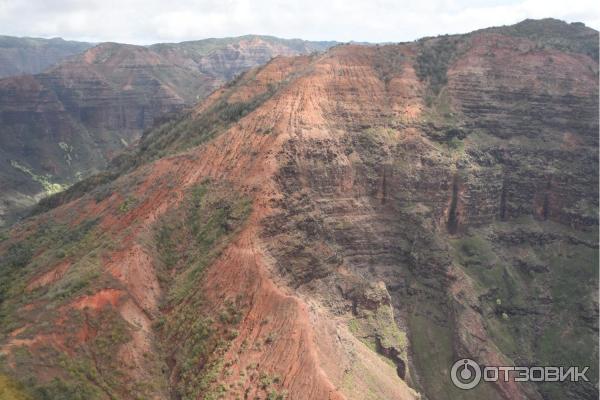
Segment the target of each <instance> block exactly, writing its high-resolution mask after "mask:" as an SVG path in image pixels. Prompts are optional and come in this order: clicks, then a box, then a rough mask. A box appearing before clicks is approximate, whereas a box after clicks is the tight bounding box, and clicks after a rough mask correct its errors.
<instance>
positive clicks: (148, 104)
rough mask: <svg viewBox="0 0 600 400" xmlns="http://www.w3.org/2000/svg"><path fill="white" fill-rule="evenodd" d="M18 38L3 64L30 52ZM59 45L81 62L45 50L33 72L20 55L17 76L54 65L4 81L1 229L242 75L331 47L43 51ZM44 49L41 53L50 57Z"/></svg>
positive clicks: (270, 40) (259, 42) (269, 42)
mask: <svg viewBox="0 0 600 400" xmlns="http://www.w3.org/2000/svg"><path fill="white" fill-rule="evenodd" d="M12 39H13V40H12V42H11V43H13V46H14V47H13V48H12V50H14V51H10V52H8V51H7V52H2V47H0V57H6V58H11V59H12V60H16V59H18V57H16V55H15V52H17V53H18V52H19V51H20V52H21V53H27V51H28V50H29V49H30V47H32V46H25V45H23V44H22V42H25V43H29V42H28V41H27V39H18V38H12ZM7 40H8V38H7ZM31 40H33V39H31ZM15 42H16V43H17V45H15V44H14V43H15ZM55 42H58V43H59V44H61V43H62V45H63V46H66V45H67V44H70V45H69V47H67V48H66V49H65V50H64V51H63V52H62V53H60V55H65V54H68V51H72V52H75V51H77V50H81V52H82V53H81V54H76V55H73V54H71V57H66V58H64V59H60V60H59V59H58V57H54V58H52V57H50V56H48V57H46V56H45V54H46V53H47V52H49V51H50V50H48V51H42V50H39V52H38V53H36V54H37V56H38V57H37V59H36V58H35V57H34V55H35V54H34V55H30V57H29V59H33V61H32V60H29V61H30V62H29V64H27V63H25V61H27V60H28V58H27V57H25V56H23V58H25V61H24V64H25V65H23V67H22V68H21V69H20V71H21V72H24V71H27V70H35V69H36V68H37V66H38V64H44V63H49V62H51V61H52V60H54V61H57V62H58V64H57V65H55V66H52V67H49V69H46V70H45V71H44V72H41V73H37V74H34V75H30V74H19V75H18V76H14V77H6V78H4V79H0V186H1V187H2V191H1V192H2V193H1V194H0V226H2V225H8V224H10V223H11V222H13V221H14V220H16V219H17V218H18V217H19V216H23V215H26V213H27V212H28V209H29V208H30V207H31V206H33V205H34V204H35V203H37V202H38V201H39V200H40V199H41V198H44V197H46V196H48V195H49V194H53V193H56V192H58V191H61V190H63V189H64V188H66V187H68V186H69V185H72V184H73V183H76V182H78V181H80V180H81V179H83V178H85V177H88V176H90V175H92V174H94V173H97V172H99V171H101V170H103V169H104V168H105V167H106V166H107V163H108V162H109V161H110V160H111V159H112V158H113V157H114V156H115V155H116V154H119V153H120V152H122V151H123V150H124V149H125V148H127V147H128V146H130V145H132V144H133V143H135V142H136V141H137V140H138V139H139V137H140V136H141V134H142V132H143V131H144V130H146V129H149V128H151V127H152V126H153V124H154V122H155V121H156V120H159V119H160V118H168V116H169V115H170V114H174V113H178V112H182V111H183V110H184V109H185V108H187V107H190V106H192V105H193V104H195V103H196V102H198V101H199V100H201V99H203V98H205V97H206V96H207V95H208V94H209V93H211V92H212V91H213V90H215V89H216V88H217V87H219V86H221V85H223V84H224V83H226V82H227V81H229V80H231V79H233V78H234V77H235V76H237V75H239V74H240V73H241V72H243V71H245V70H247V69H249V68H251V67H254V66H258V65H262V64H264V63H266V62H267V61H269V60H270V59H271V58H273V57H276V56H294V55H298V54H307V53H311V52H313V51H322V50H324V49H326V48H328V47H329V46H331V45H332V44H333V43H332V42H307V41H302V40H286V39H279V38H274V37H268V36H252V35H250V36H243V37H239V38H226V39H206V40H199V41H192V42H183V43H161V44H155V45H152V46H133V45H125V44H119V43H101V44H98V45H95V46H93V47H91V46H92V45H91V44H85V43H79V42H73V43H72V42H64V41H59V40H58V39H57V40H49V41H46V42H43V43H42V44H43V45H45V46H46V47H49V46H50V45H51V44H53V43H55ZM1 43H2V42H0V45H1ZM36 43H37V42H36ZM18 44H21V47H19V46H18ZM42 44H38V45H37V47H42V48H43V49H45V48H46V47H43V46H42ZM37 47H36V48H37ZM88 47H91V48H88ZM51 48H52V47H51ZM15 49H17V50H15ZM67 50H68V51H67ZM84 50H85V51H84ZM0 60H2V58H0ZM36 61H37V62H36ZM7 68H8V67H7Z"/></svg>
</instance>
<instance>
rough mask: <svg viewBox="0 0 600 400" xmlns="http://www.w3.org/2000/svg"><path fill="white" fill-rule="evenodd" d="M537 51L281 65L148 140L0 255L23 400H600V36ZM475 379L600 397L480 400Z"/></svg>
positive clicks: (467, 51) (489, 389)
mask: <svg viewBox="0 0 600 400" xmlns="http://www.w3.org/2000/svg"><path fill="white" fill-rule="evenodd" d="M535 27H537V29H534V28H535ZM521 28H522V26H521ZM521 28H519V29H518V32H517V33H515V29H516V28H514V27H505V28H497V29H496V28H494V29H490V30H483V31H478V32H474V33H472V34H468V35H460V36H446V37H439V38H429V39H423V40H421V41H418V42H415V43H410V44H399V45H386V46H368V47H367V46H355V45H345V46H337V47H335V48H333V49H330V50H329V51H328V52H326V53H325V54H322V55H319V54H314V55H310V56H299V57H293V58H285V57H280V58H276V59H275V60H273V61H271V62H269V63H268V64H267V65H265V66H264V67H261V68H257V69H254V70H251V71H249V72H247V73H246V74H244V75H243V76H242V77H241V78H240V79H237V80H236V81H235V82H233V83H232V84H230V85H227V86H226V87H223V88H220V89H219V90H216V91H215V92H213V93H212V94H211V95H210V96H209V97H208V98H207V99H206V100H205V101H203V102H202V103H200V104H199V105H198V106H197V107H196V108H195V109H194V110H193V112H191V113H190V114H189V115H186V116H185V117H182V118H181V119H178V120H172V121H169V122H166V123H164V124H162V125H160V126H158V127H156V128H155V129H153V130H151V131H149V132H148V133H146V134H145V135H144V136H143V137H142V139H141V140H140V145H139V147H138V148H137V149H135V150H133V151H132V152H130V153H129V154H127V155H126V156H123V157H121V158H119V160H118V162H116V163H114V164H113V166H112V169H111V170H110V173H111V176H110V177H108V178H106V179H101V177H100V178H97V179H96V180H87V181H84V182H82V184H81V185H77V186H75V187H73V188H72V189H70V190H68V191H66V192H65V193H63V194H62V195H61V196H58V197H54V198H52V199H51V200H52V201H51V202H48V204H47V209H46V212H45V213H41V214H39V215H37V216H35V217H32V218H30V219H28V220H26V221H24V222H23V223H21V224H18V225H16V226H15V227H14V228H13V229H12V230H11V231H10V232H8V233H7V234H6V239H4V240H3V241H2V242H0V254H1V257H2V258H1V260H2V263H3V265H6V266H7V267H5V268H4V269H2V270H0V271H1V274H2V275H0V283H1V284H0V301H1V303H0V318H1V319H0V322H1V324H0V326H3V327H4V328H3V330H2V331H1V332H2V335H3V336H0V352H1V354H3V358H4V360H6V362H5V363H4V364H3V365H6V367H4V369H3V370H1V372H2V373H3V374H4V375H5V378H4V379H6V380H11V381H17V382H25V383H27V382H29V383H30V384H29V386H28V389H26V390H27V391H29V392H30V393H31V394H32V395H33V396H34V397H36V396H37V397H38V398H43V397H42V396H43V395H44V394H47V393H50V394H52V393H71V392H72V393H85V395H86V397H87V398H92V399H94V398H98V399H104V398H111V397H113V398H114V397H116V398H125V399H129V398H139V397H144V398H157V399H158V398H165V397H168V396H172V397H173V398H214V397H217V398H218V397H219V396H221V397H223V398H232V399H235V398H257V397H258V398H292V399H357V400H358V399H361V400H362V399H365V398H373V399H419V398H421V399H424V398H427V399H457V398H458V399H461V398H462V399H544V398H575V399H593V398H595V396H596V393H597V386H598V381H597V373H596V372H597V370H596V360H597V355H598V343H597V332H598V313H597V309H598V280H597V271H598V270H597V257H598V245H597V238H598V237H597V231H598V218H597V210H598V200H597V190H598V166H597V165H598V160H597V152H598V139H597V131H598V116H597V113H596V110H597V108H598V77H597V76H598V75H597V74H598V65H597V62H596V61H595V60H594V58H593V57H590V55H589V54H588V52H587V47H586V48H585V49H582V48H581V47H580V43H579V42H578V43H577V44H575V43H574V42H572V41H571V39H570V36H569V35H568V33H569V32H573V31H574V32H575V33H577V35H579V33H578V32H580V31H581V29H582V28H581V26H580V25H569V24H565V23H560V24H558V25H557V24H556V21H545V20H542V21H528V22H527V29H526V30H525V31H526V32H528V34H527V35H525V34H523V29H521ZM557 28H560V29H559V31H560V32H563V33H564V32H566V34H563V33H561V35H562V36H560V35H559V36H560V37H562V38H563V40H561V41H560V43H559V44H560V46H559V45H558V44H557V42H556V41H553V40H545V39H548V38H556V37H557V36H556V34H555V33H556V29H557ZM532 32H535V33H536V34H532ZM553 32H554V33H553ZM592 33H593V34H595V35H597V32H593V31H592ZM544 38H545V39H544ZM570 43H572V45H571V44H570ZM584 50H585V51H584ZM591 54H592V55H593V54H594V53H593V52H592V53H591ZM595 54H597V52H596V53H595ZM550 60H552V61H550ZM165 154H166V155H167V156H165ZM67 232H68V234H66V233H67ZM107 349H110V351H107ZM465 357H468V358H472V359H474V360H476V361H478V362H480V363H481V364H483V365H589V366H590V367H591V368H590V370H591V372H590V373H589V375H588V376H589V377H590V378H591V381H590V382H588V383H585V382H584V383H568V384H557V385H547V384H525V383H521V382H515V381H509V382H500V383H497V384H492V383H482V384H480V385H479V386H478V387H477V388H476V389H474V390H471V391H462V390H460V389H457V388H455V387H454V386H453V385H452V384H451V381H450V377H449V371H450V368H451V366H452V364H453V363H454V361H456V360H457V359H460V358H465ZM40 360H41V361H42V362H40ZM115 366H116V367H115ZM592 377H593V378H592ZM132 382H135V383H136V384H132Z"/></svg>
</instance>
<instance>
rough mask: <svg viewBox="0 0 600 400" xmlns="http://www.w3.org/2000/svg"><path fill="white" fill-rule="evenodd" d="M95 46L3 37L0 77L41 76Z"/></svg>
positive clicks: (57, 40) (0, 51)
mask: <svg viewBox="0 0 600 400" xmlns="http://www.w3.org/2000/svg"><path fill="white" fill-rule="evenodd" d="M92 46H94V44H93V43H86V42H75V41H70V40H63V39H60V38H54V39H39V38H18V37H12V36H0V78H4V77H8V76H15V75H26V74H37V73H40V72H42V71H44V70H46V69H48V68H50V67H52V66H54V65H57V64H59V63H60V62H62V61H64V60H65V59H67V58H69V57H72V56H74V55H77V54H80V53H83V52H84V51H85V50H87V49H89V48H90V47H92Z"/></svg>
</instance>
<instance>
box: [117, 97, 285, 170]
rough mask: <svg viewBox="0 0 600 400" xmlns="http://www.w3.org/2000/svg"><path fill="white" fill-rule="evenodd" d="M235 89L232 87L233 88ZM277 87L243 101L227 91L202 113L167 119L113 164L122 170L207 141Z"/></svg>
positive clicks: (262, 101) (263, 100)
mask: <svg viewBox="0 0 600 400" xmlns="http://www.w3.org/2000/svg"><path fill="white" fill-rule="evenodd" d="M234 89H235V88H230V89H229V91H230V92H233V91H234ZM275 90H276V87H275V86H271V87H269V90H267V91H266V92H264V93H262V94H259V95H256V96H255V97H254V98H252V99H250V100H248V101H244V102H231V103H230V102H229V101H228V100H227V97H228V96H227V95H225V96H223V98H222V99H220V100H218V101H216V102H215V104H213V105H212V106H210V107H209V108H208V109H207V110H205V111H204V112H203V113H202V114H200V115H199V116H196V117H194V116H192V115H191V114H187V115H183V116H180V117H179V118H177V119H173V120H171V121H167V122H165V123H164V124H162V125H160V126H158V127H157V128H155V129H153V130H151V131H150V132H148V133H146V134H145V135H144V136H143V137H142V140H141V143H140V145H139V148H138V149H137V150H136V152H134V153H130V154H125V155H123V156H120V157H116V158H115V160H114V164H115V165H116V166H117V167H118V168H119V169H120V170H129V169H130V168H133V167H134V166H138V165H141V164H144V163H146V162H148V161H152V160H155V159H158V158H160V157H163V156H165V155H168V154H173V153H176V152H178V151H183V150H186V149H189V148H191V147H194V146H198V145H200V144H202V143H205V142H207V141H208V140H210V139H212V138H213V137H215V136H217V135H218V134H219V133H222V132H224V131H225V130H227V129H228V128H229V127H230V126H231V125H232V124H234V123H236V122H238V121H239V120H240V119H242V118H243V117H245V116H246V115H248V114H249V113H250V112H252V111H253V110H255V109H256V108H257V107H259V106H260V105H261V104H262V103H264V102H265V101H266V100H267V99H269V98H270V97H271V96H272V95H273V94H274V93H275Z"/></svg>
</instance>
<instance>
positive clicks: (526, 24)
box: [486, 18, 598, 61]
mask: <svg viewBox="0 0 600 400" xmlns="http://www.w3.org/2000/svg"><path fill="white" fill-rule="evenodd" d="M486 30H488V31H493V32H498V33H502V34H505V35H512V36H516V37H523V38H527V39H529V40H532V41H534V42H537V43H538V45H539V46H542V47H549V48H553V49H557V50H560V51H566V52H573V53H582V54H585V55H587V56H589V57H591V58H592V59H594V60H596V61H598V32H596V31H594V30H593V29H591V28H588V27H586V26H585V25H584V24H582V23H580V22H574V23H570V24H569V23H566V22H564V21H560V20H557V19H552V18H546V19H542V20H531V19H527V20H525V21H522V22H519V23H518V24H515V25H510V26H502V27H498V28H490V29H486Z"/></svg>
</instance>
